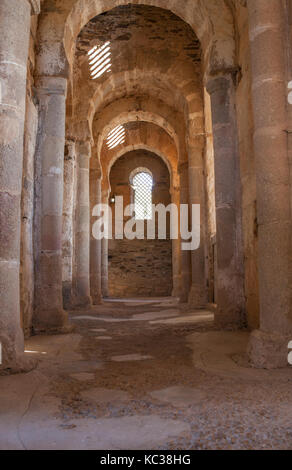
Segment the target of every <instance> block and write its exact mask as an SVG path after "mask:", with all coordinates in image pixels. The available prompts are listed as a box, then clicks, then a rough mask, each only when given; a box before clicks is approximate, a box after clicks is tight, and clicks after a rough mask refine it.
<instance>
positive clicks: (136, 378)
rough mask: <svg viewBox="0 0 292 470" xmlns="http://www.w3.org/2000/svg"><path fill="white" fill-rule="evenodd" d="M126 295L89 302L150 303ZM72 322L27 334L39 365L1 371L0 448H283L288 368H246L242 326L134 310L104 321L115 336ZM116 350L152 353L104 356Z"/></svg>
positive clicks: (287, 434) (287, 439)
mask: <svg viewBox="0 0 292 470" xmlns="http://www.w3.org/2000/svg"><path fill="white" fill-rule="evenodd" d="M168 302H169V301H168V300H166V301H165V306H164V307H163V302H161V300H160V307H158V308H156V310H157V314H162V313H163V312H164V313H165V312H166V311H167V310H168V308H169V306H168ZM128 303H130V302H128ZM131 304H134V306H132V307H128V306H127V307H125V306H124V305H123V303H122V302H117V301H116V302H107V303H106V305H102V306H98V307H95V310H94V313H95V315H96V319H97V322H98V321H99V317H100V314H102V315H105V316H107V317H108V319H109V321H111V312H112V311H113V309H114V308H115V309H118V310H119V314H120V315H121V316H122V315H123V316H125V317H129V316H134V315H136V316H139V315H143V314H144V313H145V310H147V309H149V302H148V305H147V303H143V302H142V301H141V302H140V303H139V302H135V301H134V300H133V301H132V302H131ZM135 305H136V306H135ZM137 305H140V306H137ZM151 305H153V304H151ZM151 308H153V307H151ZM80 313H81V316H82V317H84V312H83V311H81V312H80ZM197 313H198V312H197ZM74 318H75V314H73V318H72V321H73V322H74V323H75V320H74ZM101 325H102V323H101ZM76 328H77V332H76V333H77V334H74V335H66V336H61V337H60V336H49V337H48V336H43V337H33V338H31V339H30V340H29V341H28V342H27V344H26V350H27V351H31V352H27V353H26V354H27V355H28V356H29V355H31V356H34V357H37V358H38V359H39V364H38V368H37V370H36V371H33V372H32V373H30V374H22V375H18V376H14V377H0V413H1V420H0V449H3V450H4V449H5V450H7V449H10V450H13V449H14V450H16V449H19V450H20V449H29V450H30V449H51V450H58V449H68V450H71V449H75V450H76V449H82V450H86V449H91V450H94V449H101V450H104V451H106V450H107V451H109V450H120V451H121V449H122V450H134V449H142V450H144V449H145V448H147V449H149V450H157V451H159V450H167V451H168V450H169V451H170V450H174V451H175V450H177V449H181V450H186V451H187V450H189V449H193V450H199V449H204V450H207V449H209V450H213V449H214V450H215V449H216V450H222V449H223V450H229V449H230V450H231V449H234V450H236V449H241V450H247V449H259V450H262V449H275V450H276V449H281V450H283V449H287V450H288V449H289V450H291V406H292V401H291V400H292V399H291V393H290V383H291V369H289V368H286V369H284V370H271V371H266V370H257V369H253V368H250V367H249V365H248V362H247V361H246V360H245V348H246V343H247V340H248V334H247V333H245V332H235V333H234V332H222V331H214V328H213V327H212V326H211V325H209V324H206V323H205V322H204V321H203V322H201V323H200V324H196V325H192V326H190V325H187V324H184V325H180V326H179V327H178V326H177V325H169V326H167V327H166V326H161V325H156V326H155V327H154V326H153V325H151V326H150V325H149V324H148V321H147V320H144V321H143V320H141V321H140V322H137V323H135V324H134V323H125V324H115V323H111V324H110V329H111V332H112V335H113V341H111V342H103V343H102V344H101V343H97V341H96V339H95V335H94V334H92V331H91V328H90V323H86V321H84V322H82V325H80V324H79V322H76ZM119 355H123V356H125V355H131V357H133V356H134V355H135V356H137V357H139V359H141V356H147V355H149V356H150V355H151V356H152V359H151V360H145V361H141V360H137V361H133V360H132V361H130V362H129V360H127V361H125V362H114V361H112V360H111V358H112V357H113V356H119ZM141 370H143V373H141Z"/></svg>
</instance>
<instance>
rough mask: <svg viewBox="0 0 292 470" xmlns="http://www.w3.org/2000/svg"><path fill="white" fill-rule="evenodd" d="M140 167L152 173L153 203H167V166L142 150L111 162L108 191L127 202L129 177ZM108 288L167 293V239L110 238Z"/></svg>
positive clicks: (121, 293) (116, 293)
mask: <svg viewBox="0 0 292 470" xmlns="http://www.w3.org/2000/svg"><path fill="white" fill-rule="evenodd" d="M140 167H144V168H148V169H149V170H150V171H151V173H152V175H153V180H154V188H153V204H159V203H162V204H165V205H168V204H170V202H171V198H170V193H169V186H170V177H169V172H168V169H167V167H166V165H165V164H164V162H163V161H162V159H160V158H159V157H157V156H156V155H154V154H153V153H150V152H148V151H144V150H136V151H133V152H130V153H128V154H126V155H124V156H123V157H121V158H120V159H119V160H117V162H116V163H115V164H114V166H113V167H112V171H111V174H110V184H111V195H114V196H123V197H124V206H126V205H128V204H130V202H131V191H132V190H131V186H130V182H129V177H130V174H131V172H132V171H133V170H135V169H136V168H140ZM113 212H114V211H113ZM125 220H126V219H124V221H125ZM109 292H110V296H113V297H146V296H150V297H157V296H170V295H171V292H172V242H171V240H158V239H156V240H134V241H130V240H112V241H110V242H109Z"/></svg>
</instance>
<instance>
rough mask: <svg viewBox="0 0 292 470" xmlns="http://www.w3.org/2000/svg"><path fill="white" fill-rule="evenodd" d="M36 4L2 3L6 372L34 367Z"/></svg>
mask: <svg viewBox="0 0 292 470" xmlns="http://www.w3.org/2000/svg"><path fill="white" fill-rule="evenodd" d="M35 6H36V7H37V6H38V5H37V4H36V5H35ZM31 13H32V14H34V13H39V11H38V10H34V9H31V4H30V2H28V1H20V0H2V1H1V2H0V31H1V34H0V343H1V347H2V364H0V372H1V371H3V370H10V371H11V372H16V371H20V370H26V369H28V368H30V367H31V364H30V362H29V361H27V360H26V359H25V356H24V353H23V351H24V340H23V331H22V329H21V325H20V292H19V267H20V230H21V208H20V202H21V189H22V165H23V132H24V118H25V98H26V73H27V58H28V46H29V35H30V15H31Z"/></svg>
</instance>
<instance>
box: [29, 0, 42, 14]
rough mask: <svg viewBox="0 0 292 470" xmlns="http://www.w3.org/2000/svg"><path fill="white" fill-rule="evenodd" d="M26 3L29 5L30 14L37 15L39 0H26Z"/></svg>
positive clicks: (39, 10)
mask: <svg viewBox="0 0 292 470" xmlns="http://www.w3.org/2000/svg"><path fill="white" fill-rule="evenodd" d="M28 3H29V4H30V6H31V14H32V15H39V14H40V12H41V5H40V3H41V2H40V0H28Z"/></svg>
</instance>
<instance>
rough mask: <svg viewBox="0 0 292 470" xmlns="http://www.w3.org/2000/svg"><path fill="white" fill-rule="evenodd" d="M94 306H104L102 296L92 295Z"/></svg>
mask: <svg viewBox="0 0 292 470" xmlns="http://www.w3.org/2000/svg"><path fill="white" fill-rule="evenodd" d="M91 298H92V305H101V304H102V296H101V295H97V296H95V295H92V297H91Z"/></svg>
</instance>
